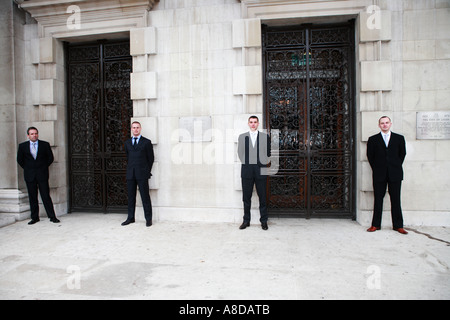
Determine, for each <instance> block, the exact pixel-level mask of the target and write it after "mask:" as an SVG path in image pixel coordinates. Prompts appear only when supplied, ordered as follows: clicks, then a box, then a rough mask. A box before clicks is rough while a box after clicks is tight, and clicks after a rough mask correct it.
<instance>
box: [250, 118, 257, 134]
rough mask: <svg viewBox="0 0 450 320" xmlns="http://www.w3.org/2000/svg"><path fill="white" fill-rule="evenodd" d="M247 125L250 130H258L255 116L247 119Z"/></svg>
mask: <svg viewBox="0 0 450 320" xmlns="http://www.w3.org/2000/svg"><path fill="white" fill-rule="evenodd" d="M248 126H249V128H250V130H251V131H256V130H258V126H259V121H258V119H256V118H250V119H248Z"/></svg>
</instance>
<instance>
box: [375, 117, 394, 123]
mask: <svg viewBox="0 0 450 320" xmlns="http://www.w3.org/2000/svg"><path fill="white" fill-rule="evenodd" d="M383 118H388V119H389V121H390V122H392V120H391V118H389V117H388V116H381V118H380V119H378V123H380V120H381V119H383Z"/></svg>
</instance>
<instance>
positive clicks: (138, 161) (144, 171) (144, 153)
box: [125, 136, 155, 180]
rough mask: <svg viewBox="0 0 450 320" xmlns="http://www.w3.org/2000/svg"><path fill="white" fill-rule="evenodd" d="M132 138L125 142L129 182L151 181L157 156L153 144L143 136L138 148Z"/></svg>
mask: <svg viewBox="0 0 450 320" xmlns="http://www.w3.org/2000/svg"><path fill="white" fill-rule="evenodd" d="M131 140H132V138H130V139H128V140H126V141H125V152H126V154H127V159H128V163H127V177H126V178H127V180H132V179H138V180H140V179H150V177H151V175H152V174H151V171H152V167H153V162H154V161H155V156H154V153H153V145H152V142H151V141H150V140H149V139H147V138H144V137H143V136H141V138H140V139H139V143H138V144H137V146H133V143H132V141H131Z"/></svg>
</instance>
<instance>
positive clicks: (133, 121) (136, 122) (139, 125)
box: [131, 121, 142, 127]
mask: <svg viewBox="0 0 450 320" xmlns="http://www.w3.org/2000/svg"><path fill="white" fill-rule="evenodd" d="M134 123H137V124H138V125H139V126H140V127H142V125H141V123H140V122H139V121H133V122H132V123H131V125H133V124H134Z"/></svg>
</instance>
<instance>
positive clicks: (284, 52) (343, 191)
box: [263, 23, 354, 217]
mask: <svg viewBox="0 0 450 320" xmlns="http://www.w3.org/2000/svg"><path fill="white" fill-rule="evenodd" d="M353 37H354V31H353V23H349V24H345V25H335V26H327V27H315V26H314V27H313V26H306V27H297V28H292V27H291V28H274V27H272V28H270V27H264V31H263V43H264V50H263V52H264V60H265V62H264V67H265V70H264V74H265V86H264V88H265V89H264V90H265V93H264V94H265V98H264V99H265V121H266V128H267V129H269V130H270V131H271V133H272V136H273V137H272V138H275V139H278V142H279V150H278V151H277V150H275V151H274V152H273V156H275V157H278V159H277V161H275V162H278V164H279V168H278V173H277V174H276V175H274V176H270V177H269V183H268V191H267V192H268V205H269V210H270V213H272V214H273V213H280V214H293V215H301V216H306V217H311V216H324V215H326V216H352V215H354V204H353V198H354V196H353V192H354V191H353V189H354V188H353V185H354V148H353V115H354V106H353V103H354V97H353V94H354V93H353V63H354V59H353V52H354V41H353ZM274 129H275V130H274Z"/></svg>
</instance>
